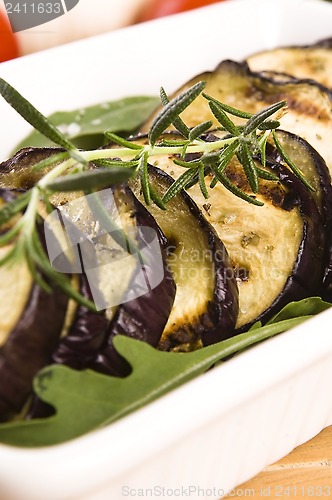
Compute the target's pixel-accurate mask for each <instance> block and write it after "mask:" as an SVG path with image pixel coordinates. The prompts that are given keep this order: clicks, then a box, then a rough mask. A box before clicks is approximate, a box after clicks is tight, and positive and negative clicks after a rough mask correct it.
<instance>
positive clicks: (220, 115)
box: [209, 101, 240, 136]
mask: <svg viewBox="0 0 332 500" xmlns="http://www.w3.org/2000/svg"><path fill="white" fill-rule="evenodd" d="M209 106H210V109H211V111H212V114H213V115H214V116H215V117H216V119H217V120H218V122H219V123H220V125H222V127H223V128H224V129H225V130H227V131H228V132H229V133H230V134H232V135H234V136H238V135H240V131H239V129H238V127H237V126H236V125H235V123H233V122H232V120H231V119H230V118H229V117H228V116H227V114H226V113H225V111H224V110H223V109H222V106H220V105H219V104H217V103H216V102H215V101H210V102H209Z"/></svg>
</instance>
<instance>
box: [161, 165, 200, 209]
mask: <svg viewBox="0 0 332 500" xmlns="http://www.w3.org/2000/svg"><path fill="white" fill-rule="evenodd" d="M197 174H198V167H196V168H190V169H188V170H186V171H185V172H184V173H183V174H182V175H180V177H178V178H177V179H176V181H174V182H173V184H171V185H170V187H169V188H168V189H167V191H166V193H165V194H164V196H163V198H162V201H163V203H168V202H169V201H170V200H171V199H172V198H174V196H176V195H177V194H178V193H179V192H180V191H181V190H182V189H185V188H186V186H187V185H188V183H189V182H190V181H191V180H192V179H193V178H194V177H195V176H197Z"/></svg>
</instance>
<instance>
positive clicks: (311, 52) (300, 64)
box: [246, 39, 332, 89]
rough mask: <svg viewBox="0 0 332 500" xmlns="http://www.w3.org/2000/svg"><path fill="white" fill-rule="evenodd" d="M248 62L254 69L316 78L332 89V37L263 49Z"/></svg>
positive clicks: (247, 60)
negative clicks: (319, 40)
mask: <svg viewBox="0 0 332 500" xmlns="http://www.w3.org/2000/svg"><path fill="white" fill-rule="evenodd" d="M246 62H247V64H248V65H249V67H250V69H251V70H252V71H256V72H257V71H259V72H264V73H266V72H267V71H269V72H277V73H286V74H287V75H291V76H293V77H295V78H300V79H311V80H315V81H316V82H318V83H320V84H322V85H324V86H325V87H328V88H330V89H332V74H331V69H330V68H331V66H332V39H328V40H324V41H321V42H318V43H316V44H312V45H306V46H293V47H280V48H276V49H271V50H265V51H261V52H258V53H255V54H251V55H250V56H248V57H247V59H246Z"/></svg>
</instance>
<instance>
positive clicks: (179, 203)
mask: <svg viewBox="0 0 332 500" xmlns="http://www.w3.org/2000/svg"><path fill="white" fill-rule="evenodd" d="M149 178H150V179H151V183H152V185H153V187H154V189H155V190H156V191H157V192H159V193H160V194H161V195H162V194H163V193H165V191H166V190H167V189H168V187H169V186H170V184H171V183H172V182H173V179H172V178H171V177H170V176H169V175H167V174H166V173H165V172H162V171H161V170H159V169H157V168H154V167H151V166H150V167H149ZM130 187H131V188H132V189H133V192H134V194H135V195H136V196H137V197H138V199H139V200H140V202H141V203H144V199H143V195H142V193H141V190H140V184H139V182H138V181H137V179H136V180H135V181H133V182H131V183H130ZM147 209H148V210H149V212H150V213H151V214H152V215H153V217H154V218H155V219H156V221H157V223H158V225H159V226H160V227H161V229H162V231H163V233H164V234H165V236H166V238H167V240H168V265H169V269H170V270H171V272H172V274H173V275H174V279H175V283H176V287H177V288H176V295H175V301H174V306H173V308H172V310H171V313H170V315H169V318H168V321H167V324H166V326H165V329H164V331H163V334H162V337H161V340H160V342H159V348H160V349H162V350H174V351H178V350H180V351H188V350H193V349H196V348H199V347H201V346H202V345H208V344H211V343H214V342H217V341H220V340H222V339H224V338H228V337H229V336H231V335H233V334H234V327H235V323H236V318H237V314H238V290H237V285H236V280H235V277H234V275H233V272H232V268H231V266H230V262H229V256H228V254H227V251H226V249H225V246H224V245H223V243H222V242H221V240H220V239H219V238H218V236H217V235H216V233H215V232H214V230H213V228H212V227H211V226H210V224H209V223H207V221H206V220H205V219H204V217H203V216H202V214H201V212H200V210H199V209H198V207H197V206H196V204H195V203H194V202H193V200H192V199H191V198H190V196H188V194H187V193H186V192H184V191H182V192H180V193H179V194H178V195H177V196H176V197H174V198H173V199H172V200H171V201H170V202H169V203H168V204H167V209H166V210H161V209H160V208H158V207H157V206H156V205H154V204H151V205H149V206H147Z"/></svg>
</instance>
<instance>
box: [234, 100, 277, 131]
mask: <svg viewBox="0 0 332 500" xmlns="http://www.w3.org/2000/svg"><path fill="white" fill-rule="evenodd" d="M284 106H286V101H279V102H276V103H275V104H272V106H269V107H267V108H265V109H262V110H261V111H259V112H258V113H256V114H255V115H253V116H252V117H251V118H249V120H248V121H247V123H246V125H245V127H244V131H243V134H244V135H249V134H251V133H252V132H254V131H255V130H256V129H257V128H259V127H260V126H262V124H263V122H264V121H265V120H266V119H267V118H269V117H270V116H272V115H273V114H274V113H276V112H277V111H279V109H281V108H283V107H284Z"/></svg>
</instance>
